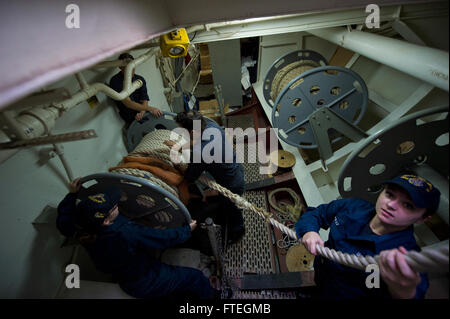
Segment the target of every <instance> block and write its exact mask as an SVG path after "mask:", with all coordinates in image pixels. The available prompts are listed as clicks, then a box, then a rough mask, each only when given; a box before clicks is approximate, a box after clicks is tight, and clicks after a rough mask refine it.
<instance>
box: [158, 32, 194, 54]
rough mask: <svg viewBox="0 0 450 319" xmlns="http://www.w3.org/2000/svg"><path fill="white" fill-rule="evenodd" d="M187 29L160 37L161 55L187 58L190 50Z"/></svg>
mask: <svg viewBox="0 0 450 319" xmlns="http://www.w3.org/2000/svg"><path fill="white" fill-rule="evenodd" d="M189 44H190V42H189V37H188V35H187V32H186V29H184V28H181V29H177V30H175V31H172V32H170V33H166V34H163V35H161V36H160V37H159V46H160V48H161V53H162V55H163V56H165V57H171V58H178V57H182V56H186V54H187V52H188V48H189Z"/></svg>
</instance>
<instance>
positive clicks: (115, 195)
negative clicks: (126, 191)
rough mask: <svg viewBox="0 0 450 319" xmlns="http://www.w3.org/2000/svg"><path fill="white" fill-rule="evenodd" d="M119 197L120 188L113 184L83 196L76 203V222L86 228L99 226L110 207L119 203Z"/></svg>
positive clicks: (108, 212) (107, 214)
mask: <svg viewBox="0 0 450 319" xmlns="http://www.w3.org/2000/svg"><path fill="white" fill-rule="evenodd" d="M120 197H121V192H120V188H119V187H117V186H114V187H111V188H108V189H106V190H105V191H103V192H101V193H98V194H93V195H89V196H87V197H85V198H83V199H82V200H81V201H80V202H79V203H78V205H77V209H78V224H79V225H80V226H82V227H84V228H87V229H92V228H96V227H98V226H101V225H102V224H103V221H104V220H105V218H106V217H108V216H109V214H110V212H111V209H112V208H113V207H114V206H115V205H116V204H118V203H119V201H120Z"/></svg>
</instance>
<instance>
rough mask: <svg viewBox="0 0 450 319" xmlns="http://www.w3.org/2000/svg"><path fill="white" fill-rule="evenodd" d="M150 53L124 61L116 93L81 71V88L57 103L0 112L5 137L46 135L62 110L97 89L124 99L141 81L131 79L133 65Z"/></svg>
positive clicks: (78, 78) (76, 103) (118, 98)
mask: <svg viewBox="0 0 450 319" xmlns="http://www.w3.org/2000/svg"><path fill="white" fill-rule="evenodd" d="M154 54H155V49H151V50H149V51H148V52H147V53H145V54H143V55H141V56H140V57H138V58H137V59H135V60H133V61H131V62H129V63H128V64H127V66H126V68H125V72H124V73H125V76H124V83H123V89H122V91H121V92H117V91H115V90H113V89H112V88H110V87H109V86H107V85H105V84H103V83H94V84H92V85H89V84H88V83H87V82H86V80H85V79H84V77H83V75H82V74H81V72H78V73H77V74H76V75H75V76H76V78H77V80H78V82H79V84H80V87H81V88H82V89H81V90H80V91H79V92H77V93H75V94H74V95H73V96H72V97H71V98H68V99H66V100H64V101H62V102H59V103H52V104H51V105H50V106H46V107H35V108H32V109H30V110H27V111H25V112H22V113H20V114H19V115H18V116H17V117H14V116H12V114H11V112H3V117H2V118H3V120H4V121H5V122H6V123H7V126H8V133H10V134H9V136H10V137H12V135H14V137H16V138H18V139H28V138H35V137H40V136H42V135H44V134H49V132H50V131H51V129H52V128H53V127H54V125H55V121H56V119H57V118H59V117H60V116H61V115H62V114H63V113H64V112H66V111H68V110H70V109H71V108H73V107H74V106H76V105H78V104H80V103H81V102H84V101H86V100H87V99H89V98H90V97H92V96H94V95H95V94H97V93H98V92H103V93H104V94H105V95H107V96H109V97H110V98H112V99H114V100H123V99H125V98H127V97H128V96H129V95H130V94H131V93H133V92H134V91H135V90H137V89H138V88H140V87H141V86H142V85H143V83H142V81H141V80H136V81H134V82H131V74H132V71H133V70H134V69H135V68H136V66H138V65H139V64H142V63H143V62H145V61H146V60H148V59H150V58H151V57H152V56H153V55H154Z"/></svg>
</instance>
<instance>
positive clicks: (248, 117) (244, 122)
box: [227, 114, 255, 130]
mask: <svg viewBox="0 0 450 319" xmlns="http://www.w3.org/2000/svg"><path fill="white" fill-rule="evenodd" d="M227 124H228V125H227V126H228V127H232V128H237V127H240V128H242V129H243V130H245V129H246V128H248V127H255V123H254V121H253V115H252V114H243V115H233V116H228V119H227Z"/></svg>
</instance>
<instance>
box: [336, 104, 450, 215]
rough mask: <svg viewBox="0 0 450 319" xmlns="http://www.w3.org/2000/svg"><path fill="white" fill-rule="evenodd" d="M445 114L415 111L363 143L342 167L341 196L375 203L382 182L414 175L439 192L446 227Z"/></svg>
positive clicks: (442, 108)
mask: <svg viewBox="0 0 450 319" xmlns="http://www.w3.org/2000/svg"><path fill="white" fill-rule="evenodd" d="M448 112H449V107H448V106H438V107H433V108H430V109H427V110H423V111H419V112H415V113H413V114H410V115H408V116H405V117H403V118H401V119H400V120H398V121H396V122H394V123H392V124H391V125H389V126H388V127H386V128H385V129H383V130H381V131H379V132H377V133H376V134H373V135H371V136H370V137H368V138H367V139H365V140H364V141H362V143H361V144H359V146H358V147H357V148H356V149H355V150H354V151H353V152H352V153H351V154H350V155H349V156H348V157H347V159H346V161H345V162H344V164H343V166H342V169H341V172H340V175H339V179H338V190H339V193H340V194H341V196H342V197H359V198H362V199H365V200H367V201H370V202H375V201H376V199H377V197H378V195H379V193H380V192H381V190H382V183H383V182H384V181H386V180H389V179H391V178H393V177H394V176H397V175H399V174H402V173H404V172H414V173H416V174H417V175H419V176H421V177H423V178H426V179H427V180H429V181H430V182H431V183H432V184H434V185H435V186H436V187H437V188H438V189H440V191H441V201H440V207H439V209H438V211H437V213H438V215H439V216H441V217H442V218H443V220H444V221H446V223H447V224H448V220H449V216H448V214H449V213H448V211H449V204H448V174H449V166H448V160H449V144H448V143H449V142H448V134H449V122H448Z"/></svg>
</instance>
